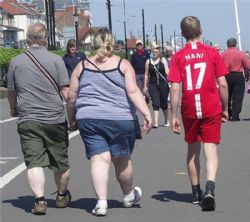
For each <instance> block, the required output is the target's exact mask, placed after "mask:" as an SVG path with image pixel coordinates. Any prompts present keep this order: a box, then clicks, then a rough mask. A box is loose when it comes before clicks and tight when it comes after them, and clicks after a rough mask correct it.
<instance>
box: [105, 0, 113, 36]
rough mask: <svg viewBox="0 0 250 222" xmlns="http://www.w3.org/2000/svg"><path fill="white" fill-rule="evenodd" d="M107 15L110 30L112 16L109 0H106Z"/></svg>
mask: <svg viewBox="0 0 250 222" xmlns="http://www.w3.org/2000/svg"><path fill="white" fill-rule="evenodd" d="M106 4H107V8H108V17H109V30H110V31H111V32H112V17H111V2H110V0H107V3H106Z"/></svg>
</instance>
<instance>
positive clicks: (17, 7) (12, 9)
mask: <svg viewBox="0 0 250 222" xmlns="http://www.w3.org/2000/svg"><path fill="white" fill-rule="evenodd" d="M0 7H1V8H2V9H3V10H4V11H6V12H8V13H10V14H13V15H39V16H41V15H42V14H41V13H40V12H39V11H37V10H36V9H34V8H32V7H26V6H24V5H22V4H16V3H13V2H0Z"/></svg>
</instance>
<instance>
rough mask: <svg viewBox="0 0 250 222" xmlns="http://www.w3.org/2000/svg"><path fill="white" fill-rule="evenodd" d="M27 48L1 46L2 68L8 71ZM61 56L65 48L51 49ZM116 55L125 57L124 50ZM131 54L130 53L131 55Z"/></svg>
mask: <svg viewBox="0 0 250 222" xmlns="http://www.w3.org/2000/svg"><path fill="white" fill-rule="evenodd" d="M25 50H26V49H6V48H0V69H1V70H5V72H7V70H8V68H9V65H10V62H11V60H12V59H13V58H14V57H16V56H17V55H19V54H21V53H23V52H24V51H25ZM51 52H53V53H55V54H57V55H59V56H61V57H62V56H63V55H64V54H65V51H64V50H53V51H51ZM94 53H95V51H90V52H86V55H87V56H91V55H93V54H94ZM114 54H115V55H118V56H120V57H121V58H125V53H124V52H114ZM129 56H130V55H129Z"/></svg>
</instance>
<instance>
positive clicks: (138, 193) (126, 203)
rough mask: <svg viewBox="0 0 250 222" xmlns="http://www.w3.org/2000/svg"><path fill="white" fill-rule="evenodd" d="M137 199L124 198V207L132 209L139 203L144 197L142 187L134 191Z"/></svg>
mask: <svg viewBox="0 0 250 222" xmlns="http://www.w3.org/2000/svg"><path fill="white" fill-rule="evenodd" d="M133 191H134V194H135V197H134V199H132V200H131V199H128V198H124V199H123V206H124V207H126V208H129V207H132V206H133V205H134V204H135V203H137V202H138V201H139V200H140V199H141V197H142V191H141V188H140V187H134V189H133Z"/></svg>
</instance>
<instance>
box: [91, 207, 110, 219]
mask: <svg viewBox="0 0 250 222" xmlns="http://www.w3.org/2000/svg"><path fill="white" fill-rule="evenodd" d="M92 214H93V215H95V216H100V217H101V216H106V215H107V207H99V206H95V208H94V209H93V210H92Z"/></svg>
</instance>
